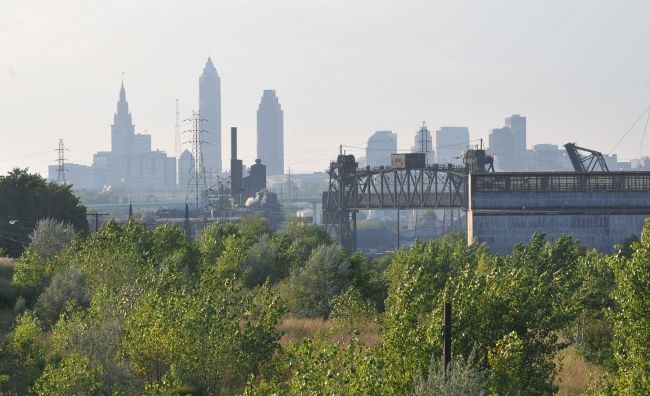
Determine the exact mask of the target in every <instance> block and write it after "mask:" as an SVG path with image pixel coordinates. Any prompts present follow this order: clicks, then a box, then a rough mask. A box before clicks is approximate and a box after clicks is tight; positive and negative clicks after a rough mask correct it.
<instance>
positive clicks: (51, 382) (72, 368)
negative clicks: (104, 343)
mask: <svg viewBox="0 0 650 396" xmlns="http://www.w3.org/2000/svg"><path fill="white" fill-rule="evenodd" d="M101 382H102V368H101V367H93V365H92V364H91V362H90V359H88V358H87V357H85V356H79V355H70V356H66V357H65V358H63V360H61V362H60V363H58V364H48V365H47V366H46V367H45V370H44V371H43V374H42V375H41V376H40V377H39V379H38V380H37V381H36V384H35V386H34V391H35V393H36V394H37V395H43V396H45V395H79V396H82V395H96V394H98V393H99V390H100V389H101V387H102V383H101Z"/></svg>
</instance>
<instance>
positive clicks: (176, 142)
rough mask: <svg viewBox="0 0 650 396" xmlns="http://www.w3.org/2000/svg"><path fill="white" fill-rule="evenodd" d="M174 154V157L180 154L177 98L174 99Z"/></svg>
mask: <svg viewBox="0 0 650 396" xmlns="http://www.w3.org/2000/svg"><path fill="white" fill-rule="evenodd" d="M174 155H176V159H178V158H180V156H181V118H180V113H179V112H178V99H176V124H174Z"/></svg>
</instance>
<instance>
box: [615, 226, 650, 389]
mask: <svg viewBox="0 0 650 396" xmlns="http://www.w3.org/2000/svg"><path fill="white" fill-rule="evenodd" d="M632 249H633V250H634V253H632V256H631V258H629V259H627V258H625V257H622V256H621V257H618V259H617V260H615V261H614V263H613V265H614V277H615V282H616V289H615V290H614V292H613V297H614V301H615V302H616V304H617V306H618V309H617V310H616V311H615V312H614V314H613V319H614V340H613V349H614V357H615V359H616V363H617V365H618V372H617V375H616V378H615V380H614V389H615V392H616V393H617V394H621V395H623V394H627V395H643V394H649V393H650V308H649V307H650V305H648V301H650V221H649V220H646V223H645V225H644V227H643V231H642V233H641V240H640V241H639V242H638V243H633V244H632Z"/></svg>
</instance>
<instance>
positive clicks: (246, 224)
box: [239, 216, 272, 244]
mask: <svg viewBox="0 0 650 396" xmlns="http://www.w3.org/2000/svg"><path fill="white" fill-rule="evenodd" d="M271 233H272V230H271V226H270V225H269V221H268V220H266V219H265V218H264V217H261V216H248V217H243V218H242V219H241V221H240V222H239V235H241V237H242V238H244V240H246V241H247V242H248V243H249V244H253V243H255V242H257V241H258V240H259V239H260V238H261V237H262V236H264V235H267V236H268V235H271Z"/></svg>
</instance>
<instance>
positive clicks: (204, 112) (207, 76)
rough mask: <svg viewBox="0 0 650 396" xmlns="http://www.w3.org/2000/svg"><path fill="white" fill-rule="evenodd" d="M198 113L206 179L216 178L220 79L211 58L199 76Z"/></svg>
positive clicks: (217, 170)
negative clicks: (202, 131) (202, 132)
mask: <svg viewBox="0 0 650 396" xmlns="http://www.w3.org/2000/svg"><path fill="white" fill-rule="evenodd" d="M199 113H200V115H201V118H202V119H204V120H205V121H201V129H202V130H204V131H206V132H205V133H204V134H203V138H204V141H205V144H203V147H202V153H203V166H204V168H205V178H206V180H216V176H218V175H219V174H221V80H220V79H219V75H218V74H217V69H215V67H214V65H213V64H212V59H210V58H208V62H207V63H206V64H205V67H204V68H203V73H202V74H201V77H199Z"/></svg>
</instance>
